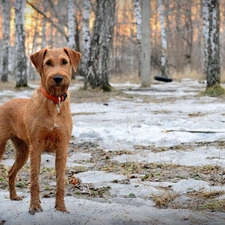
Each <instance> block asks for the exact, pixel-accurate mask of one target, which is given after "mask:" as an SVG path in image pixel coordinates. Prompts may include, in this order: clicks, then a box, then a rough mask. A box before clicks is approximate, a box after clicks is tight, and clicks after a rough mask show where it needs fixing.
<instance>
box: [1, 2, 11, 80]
mask: <svg viewBox="0 0 225 225" xmlns="http://www.w3.org/2000/svg"><path fill="white" fill-rule="evenodd" d="M2 17H3V52H2V54H3V65H2V77H1V81H3V82H7V81H8V74H9V43H10V1H7V0H2Z"/></svg>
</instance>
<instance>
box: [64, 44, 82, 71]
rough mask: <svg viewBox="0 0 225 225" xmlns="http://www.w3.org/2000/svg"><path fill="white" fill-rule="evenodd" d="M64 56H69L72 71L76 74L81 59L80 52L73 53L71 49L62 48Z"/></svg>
mask: <svg viewBox="0 0 225 225" xmlns="http://www.w3.org/2000/svg"><path fill="white" fill-rule="evenodd" d="M63 49H64V51H65V52H66V54H67V55H68V56H69V58H70V61H71V64H72V67H73V70H74V71H75V72H76V70H77V66H78V63H79V62H80V59H81V54H80V52H77V51H74V50H72V49H71V48H66V47H65V48H63Z"/></svg>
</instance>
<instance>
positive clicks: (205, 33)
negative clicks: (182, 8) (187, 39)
mask: <svg viewBox="0 0 225 225" xmlns="http://www.w3.org/2000/svg"><path fill="white" fill-rule="evenodd" d="M202 20H203V25H202V33H203V43H204V63H203V74H204V75H206V74H207V72H206V71H207V65H208V58H209V56H208V40H209V8H208V0H202Z"/></svg>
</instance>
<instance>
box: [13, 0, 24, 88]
mask: <svg viewBox="0 0 225 225" xmlns="http://www.w3.org/2000/svg"><path fill="white" fill-rule="evenodd" d="M24 6H25V0H15V20H16V52H17V63H16V65H17V68H16V87H25V86H27V64H26V63H27V57H26V54H25V32H24Z"/></svg>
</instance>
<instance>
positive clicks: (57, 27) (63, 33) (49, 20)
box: [26, 0, 68, 41]
mask: <svg viewBox="0 0 225 225" xmlns="http://www.w3.org/2000/svg"><path fill="white" fill-rule="evenodd" d="M26 2H27V4H29V5H30V6H31V7H32V8H33V9H34V10H35V11H37V12H38V13H39V14H40V15H42V16H43V17H44V18H45V19H46V20H47V21H48V22H49V23H51V24H52V25H53V26H54V27H55V28H56V29H57V30H58V31H59V32H60V33H61V34H62V35H63V36H64V37H65V38H66V40H67V41H68V36H67V35H66V34H65V31H64V30H62V29H61V28H60V27H59V26H58V25H56V24H55V22H54V21H52V19H50V18H48V17H47V16H46V15H45V14H44V13H43V12H42V11H40V10H39V9H38V8H36V7H35V6H34V5H33V4H32V3H30V2H29V1H27V0H26Z"/></svg>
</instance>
